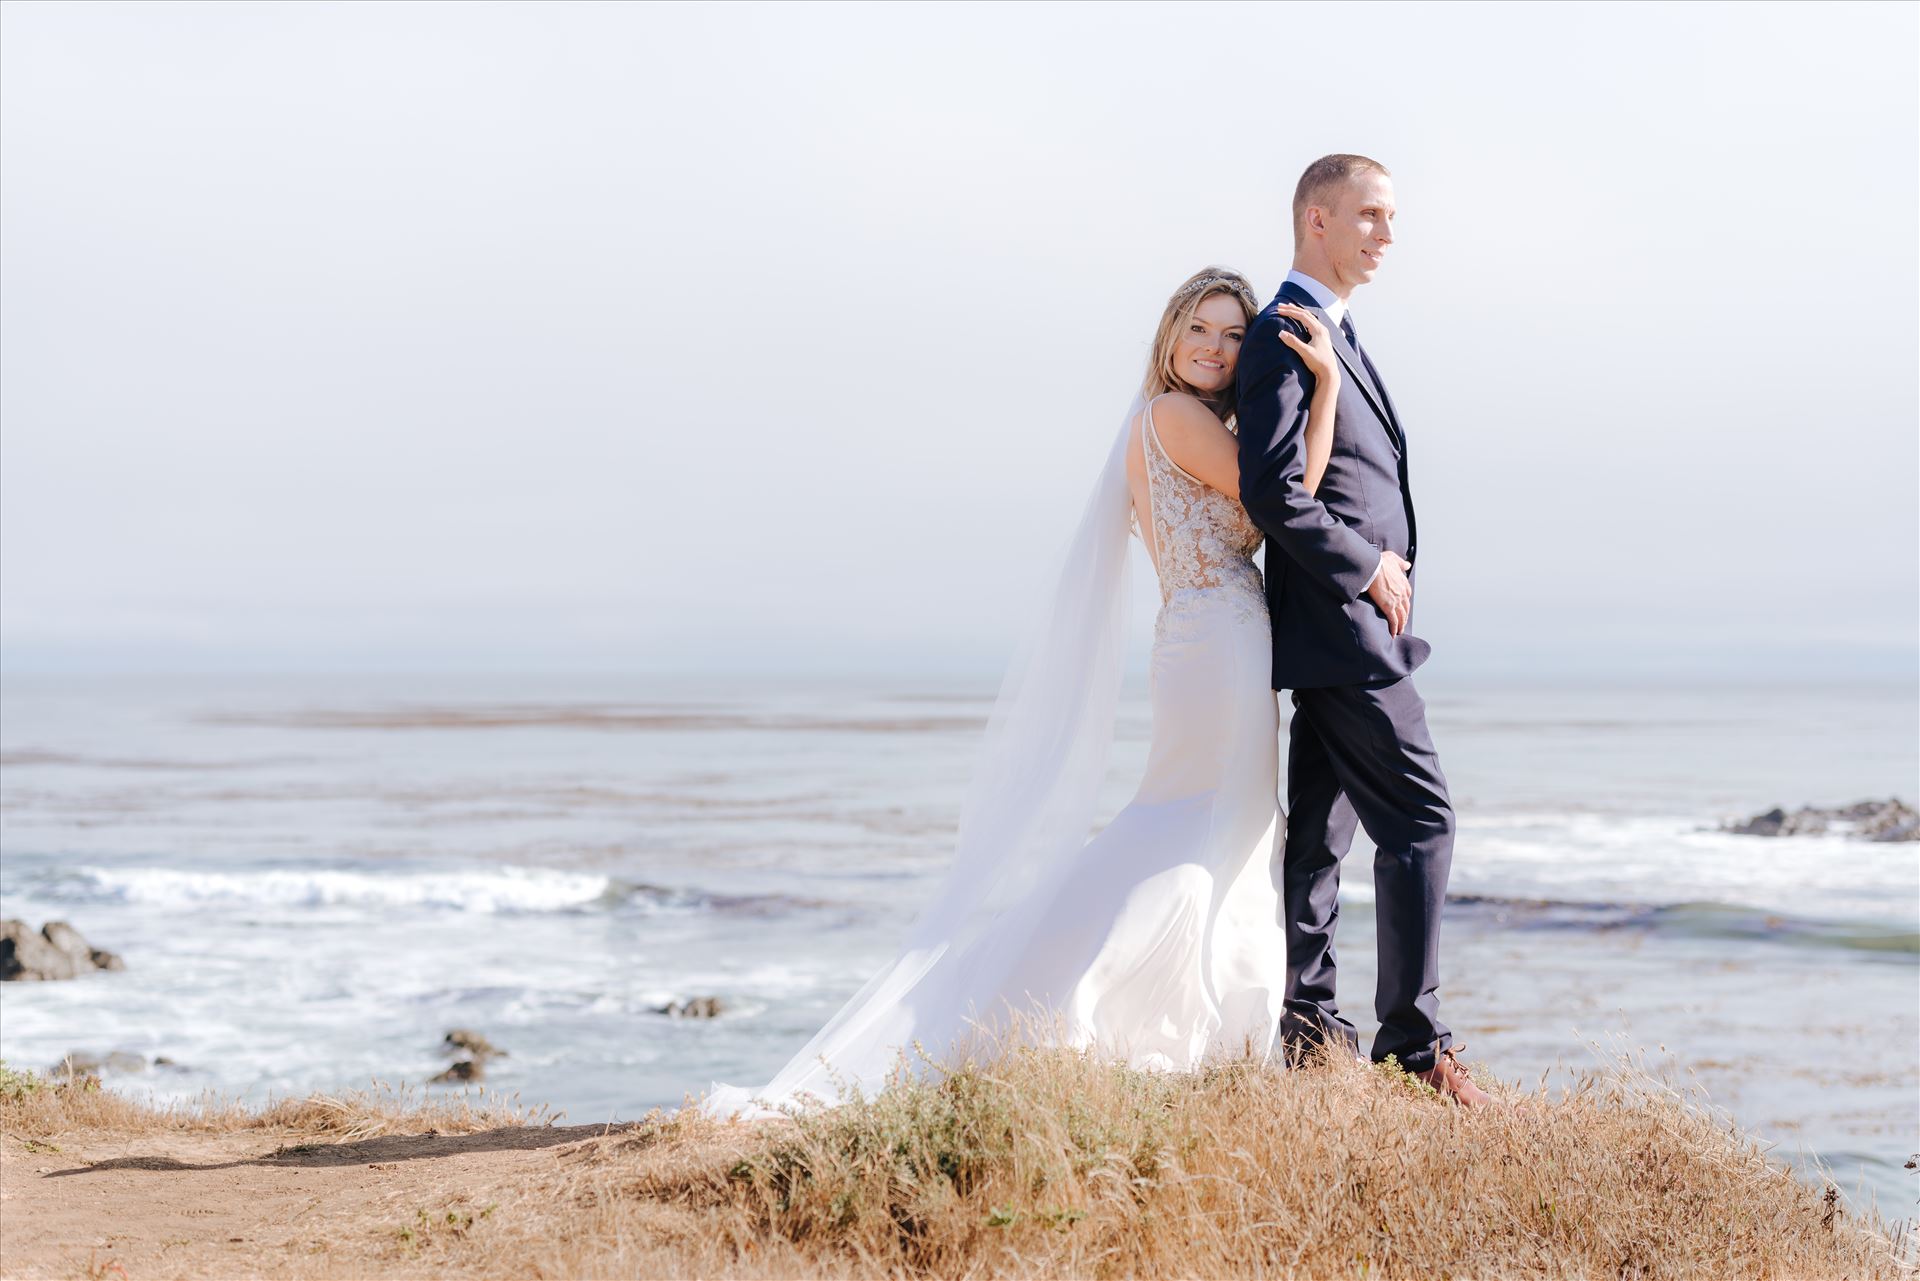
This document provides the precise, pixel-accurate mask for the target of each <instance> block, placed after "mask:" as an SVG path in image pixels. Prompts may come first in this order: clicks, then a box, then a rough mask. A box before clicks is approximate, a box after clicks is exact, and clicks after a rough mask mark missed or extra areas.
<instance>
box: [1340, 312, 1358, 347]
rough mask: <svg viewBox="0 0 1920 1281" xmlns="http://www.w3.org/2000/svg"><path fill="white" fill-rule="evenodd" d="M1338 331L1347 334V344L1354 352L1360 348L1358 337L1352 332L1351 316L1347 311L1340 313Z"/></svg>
mask: <svg viewBox="0 0 1920 1281" xmlns="http://www.w3.org/2000/svg"><path fill="white" fill-rule="evenodd" d="M1340 332H1341V333H1343V334H1345V335H1346V336H1347V345H1348V346H1350V347H1352V348H1353V349H1354V350H1355V351H1356V352H1357V351H1359V350H1360V339H1359V337H1358V336H1356V335H1355V334H1354V332H1353V316H1352V314H1351V313H1349V312H1344V311H1343V312H1341V313H1340Z"/></svg>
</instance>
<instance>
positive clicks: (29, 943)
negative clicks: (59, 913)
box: [0, 918, 127, 981]
mask: <svg viewBox="0 0 1920 1281" xmlns="http://www.w3.org/2000/svg"><path fill="white" fill-rule="evenodd" d="M126 968H127V967H126V964H125V963H124V962H123V961H121V959H120V958H119V957H118V956H116V955H114V954H113V953H112V952H109V951H107V950H106V949H104V948H98V947H94V946H93V945H92V944H90V943H88V942H87V940H86V939H84V938H82V937H81V936H80V931H79V930H76V929H74V928H73V926H71V925H69V924H67V923H66V922H65V921H48V922H47V923H46V924H45V925H43V926H41V927H40V928H39V929H38V930H37V931H36V930H34V929H32V928H31V927H30V926H28V924H27V923H26V922H25V921H22V920H19V919H17V918H9V919H7V920H4V921H0V979H12V980H16V981H32V980H52V979H72V978H78V977H80V976H81V975H82V974H92V973H94V972H95V971H98V970H124V969H126Z"/></svg>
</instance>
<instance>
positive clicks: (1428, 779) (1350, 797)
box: [1281, 677, 1454, 1072]
mask: <svg viewBox="0 0 1920 1281" xmlns="http://www.w3.org/2000/svg"><path fill="white" fill-rule="evenodd" d="M1293 706H1294V716H1293V729H1292V733H1291V736H1290V747H1289V751H1288V756H1287V806H1288V809H1287V828H1286V848H1285V854H1284V860H1285V861H1284V866H1283V868H1282V883H1283V887H1284V888H1283V893H1284V896H1285V902H1286V914H1287V991H1286V1008H1285V1012H1284V1014H1283V1015H1282V1019H1281V1038H1282V1042H1283V1044H1284V1046H1285V1048H1286V1051H1287V1055H1288V1061H1289V1062H1296V1063H1297V1062H1298V1061H1299V1057H1300V1055H1301V1053H1302V1052H1303V1051H1304V1049H1305V1048H1306V1047H1307V1046H1309V1045H1312V1044H1315V1043H1317V1042H1321V1041H1325V1040H1328V1039H1333V1038H1338V1039H1340V1040H1344V1041H1345V1042H1346V1043H1347V1044H1348V1045H1349V1046H1350V1047H1352V1050H1353V1052H1354V1053H1356V1054H1358V1053H1359V1049H1360V1036H1359V1032H1358V1031H1357V1030H1356V1029H1355V1028H1354V1026H1353V1024H1352V1023H1351V1022H1349V1021H1348V1020H1347V1019H1345V1018H1343V1017H1342V1016H1341V1014H1340V1010H1339V1006H1338V1005H1337V1004H1336V1003H1335V1001H1334V969H1335V964H1334V951H1333V934H1334V927H1335V926H1336V925H1337V924H1338V921H1339V916H1340V906H1339V901H1338V895H1339V889H1340V863H1341V860H1342V859H1343V858H1345V857H1346V853H1347V850H1348V849H1349V848H1350V847H1351V846H1352V844H1353V835H1354V831H1355V828H1356V826H1360V827H1364V828H1366V831H1367V835H1368V837H1370V838H1371V839H1372V840H1373V843H1374V845H1375V847H1376V851H1377V852H1376V853H1375V854H1374V858H1373V885H1374V913H1375V920H1376V922H1377V927H1376V932H1377V938H1378V950H1379V963H1380V972H1379V985H1378V987H1377V988H1376V990H1375V994H1374V1012H1375V1014H1376V1015H1377V1016H1378V1018H1379V1020H1380V1031H1379V1032H1378V1034H1376V1035H1375V1037H1374V1040H1373V1050H1372V1058H1373V1061H1374V1062H1376V1063H1378V1062H1381V1061H1383V1060H1385V1059H1386V1057H1387V1056H1388V1055H1389V1054H1391V1055H1394V1056H1396V1057H1397V1058H1398V1060H1399V1062H1400V1065H1401V1066H1402V1067H1404V1068H1406V1069H1407V1070H1408V1071H1411V1072H1421V1071H1425V1070H1427V1069H1428V1068H1431V1067H1432V1066H1433V1065H1434V1061H1435V1059H1436V1058H1437V1057H1438V1055H1439V1052H1440V1051H1441V1050H1443V1049H1445V1048H1446V1047H1447V1046H1448V1045H1450V1044H1452V1043H1453V1033H1452V1032H1451V1031H1449V1030H1448V1028H1447V1026H1446V1025H1445V1024H1444V1023H1442V1022H1441V1021H1440V1014H1439V1004H1440V999H1439V995H1438V988H1439V984H1440V913H1441V908H1442V906H1443V904H1444V903H1445V901H1446V893H1447V869H1448V867H1449V866H1450V865H1451V864H1452V862H1453V827H1454V818H1453V802H1452V799H1451V798H1450V797H1449V796H1448V793H1447V780H1446V778H1445V776H1444V775H1442V774H1441V772H1440V761H1439V758H1438V756H1437V755H1436V754H1435V752H1434V749H1433V739H1432V738H1431V736H1430V735H1429V734H1428V732H1427V715H1426V703H1425V702H1424V701H1423V700H1422V699H1421V697H1420V695H1419V693H1418V692H1417V691H1416V690H1415V689H1414V687H1413V681H1412V680H1411V678H1407V677H1402V678H1400V679H1398V680H1392V681H1383V682H1379V683H1375V684H1366V685H1335V686H1328V687H1325V688H1320V689H1297V690H1295V691H1293Z"/></svg>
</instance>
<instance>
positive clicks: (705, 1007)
mask: <svg viewBox="0 0 1920 1281" xmlns="http://www.w3.org/2000/svg"><path fill="white" fill-rule="evenodd" d="M723 1008H725V1007H724V1006H722V1005H721V1004H720V998H719V997H717V996H696V997H694V998H692V999H691V1000H686V1001H668V1002H667V1003H666V1004H665V1005H656V1006H654V1007H653V1009H654V1013H656V1014H670V1015H672V1016H673V1017H674V1018H677V1019H711V1018H718V1017H719V1015H720V1011H721V1010H722V1009H723Z"/></svg>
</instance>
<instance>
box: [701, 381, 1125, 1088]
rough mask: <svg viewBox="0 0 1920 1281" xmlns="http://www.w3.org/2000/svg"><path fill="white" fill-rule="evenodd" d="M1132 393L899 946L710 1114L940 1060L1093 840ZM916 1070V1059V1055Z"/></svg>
mask: <svg viewBox="0 0 1920 1281" xmlns="http://www.w3.org/2000/svg"><path fill="white" fill-rule="evenodd" d="M1142 403H1143V397H1141V396H1137V395H1136V396H1135V397H1134V399H1133V403H1132V404H1131V405H1129V406H1128V407H1127V412H1126V414H1125V415H1124V416H1123V417H1122V418H1121V422H1120V431H1119V434H1118V435H1117V436H1116V438H1115V439H1114V442H1113V445H1112V447H1111V448H1110V449H1109V450H1108V452H1107V459H1106V463H1105V465H1104V466H1103V467H1102V468H1101V469H1100V474H1099V476H1098V477H1097V478H1096V480H1095V481H1094V485H1093V492H1092V493H1091V494H1090V495H1089V496H1088V498H1087V503H1086V508H1085V510H1084V512H1083V513H1082V514H1081V517H1080V523H1079V525H1078V526H1077V527H1076V528H1075V530H1074V532H1073V534H1072V536H1071V537H1070V538H1069V539H1068V540H1067V544H1066V546H1065V548H1064V549H1063V551H1062V552H1061V553H1060V556H1059V558H1058V561H1057V562H1056V564H1055V565H1054V568H1053V572H1052V573H1051V574H1050V575H1048V576H1047V577H1046V578H1045V579H1044V582H1045V585H1046V590H1045V592H1044V595H1043V597H1042V599H1041V600H1040V601H1039V602H1037V604H1036V605H1035V607H1034V609H1033V611H1032V616H1031V619H1030V621H1029V622H1028V623H1027V624H1026V625H1025V626H1024V628H1023V631H1022V634H1021V639H1020V641H1019V643H1018V646H1017V648H1016V649H1015V652H1014V657H1013V660H1012V662H1011V663H1010V664H1009V666H1008V669H1007V673H1006V676H1005V677H1004V679H1003V680H1002V682H1001V685H1000V694H999V697H998V699H996V700H995V702H994V706H993V711H992V713H991V714H990V716H989V717H988V720H987V728H986V736H985V740H984V742H983V743H982V745H981V748H980V754H979V756H978V758H977V760H976V762H975V765H974V770H973V775H972V779H971V782H970V783H969V785H968V788H967V793H966V799H965V801H964V802H963V804H962V807H961V812H960V826H959V829H958V833H957V836H956V839H955V844H954V854H953V861H952V863H951V865H950V866H949V868H948V870H947V874H946V877H945V879H944V881H943V882H942V884H941V885H940V887H939V889H938V890H936V891H935V893H934V895H933V897H932V898H931V899H930V900H929V901H928V903H927V904H926V906H925V907H924V908H922V910H921V912H920V915H919V917H918V918H917V919H916V920H915V921H914V923H913V925H912V928H911V929H910V930H909V931H908V933H907V936H906V940H905V942H904V944H903V945H902V947H901V951H900V953H899V955H898V956H897V957H896V958H895V959H894V960H893V962H892V963H890V964H889V965H887V966H886V967H884V968H883V969H881V971H880V972H879V973H877V974H875V975H874V976H873V977H872V978H871V979H869V980H868V981H867V983H866V985H865V986H863V987H862V988H861V989H860V990H859V991H858V992H856V993H854V995H853V996H852V998H850V999H849V1000H848V1001H847V1003H846V1004H845V1005H844V1006H842V1007H841V1009H840V1010H839V1012H838V1013H836V1014H835V1015H834V1016H833V1017H832V1018H831V1019H829V1020H828V1021H827V1023H826V1025H825V1026H824V1027H822V1028H821V1029H820V1030H819V1032H817V1033H815V1034H814V1036H813V1038H812V1039H811V1040H810V1041H808V1042H807V1043H806V1045H805V1046H803V1047H802V1048H801V1049H800V1051H799V1052H798V1053H796V1054H795V1055H794V1056H793V1058H792V1059H791V1060H790V1061H789V1062H788V1064H787V1065H786V1066H785V1067H784V1068H782V1069H781V1070H780V1072H779V1073H778V1074H777V1075H776V1076H775V1077H774V1078H773V1080H772V1081H771V1082H769V1083H768V1084H767V1085H766V1086H764V1087H762V1088H760V1089H757V1090H749V1089H745V1088H743V1087H740V1086H732V1085H724V1084H722V1083H720V1082H717V1081H716V1082H714V1083H713V1084H712V1087H711V1088H710V1090H709V1091H708V1093H707V1095H706V1096H705V1098H704V1099H703V1100H702V1102H701V1104H700V1109H701V1110H702V1111H704V1112H707V1113H709V1114H711V1115H717V1116H726V1115H732V1114H735V1113H740V1114H743V1115H746V1116H749V1117H758V1116H777V1115H781V1113H780V1112H779V1110H778V1109H779V1108H780V1107H781V1106H782V1105H787V1104H793V1103H796V1102H799V1101H801V1099H802V1096H805V1095H811V1096H813V1097H815V1098H817V1099H819V1100H821V1101H823V1102H826V1103H834V1102H837V1101H838V1098H839V1094H840V1089H839V1084H840V1083H842V1082H844V1083H849V1084H853V1085H856V1086H858V1087H859V1089H860V1090H861V1092H862V1093H863V1094H866V1095H868V1096H871V1095H872V1094H874V1093H875V1092H877V1091H878V1090H879V1089H880V1088H881V1087H882V1086H883V1085H884V1084H885V1082H886V1080H887V1079H888V1077H889V1075H890V1073H891V1071H892V1069H893V1067H894V1065H895V1063H896V1059H897V1056H898V1054H899V1052H900V1051H901V1050H902V1049H905V1050H907V1051H908V1058H909V1060H911V1058H912V1054H911V1046H912V1043H913V1042H914V1041H916V1040H919V1041H921V1042H922V1043H923V1045H924V1048H925V1049H926V1050H927V1051H928V1052H929V1053H931V1054H933V1055H934V1056H936V1057H938V1056H939V1055H940V1054H941V1053H942V1052H943V1051H944V1050H945V1049H946V1048H947V1045H948V1043H949V1042H950V1041H951V1039H952V1038H954V1037H955V1036H956V1035H958V1034H959V1033H960V1032H961V1031H962V1030H963V1029H962V1026H961V1025H962V1021H963V1019H964V1017H965V1015H964V1011H965V1010H966V1009H967V1004H968V997H969V996H970V995H971V994H970V993H969V992H968V991H967V988H966V984H967V979H968V977H969V971H970V969H971V968H972V967H970V966H969V965H968V964H967V951H968V948H969V947H970V945H971V944H973V943H974V942H975V941H976V940H977V939H978V938H979V937H980V935H981V933H982V931H983V930H984V929H985V927H986V926H987V925H988V924H989V923H990V922H991V921H992V920H993V919H994V918H995V917H996V916H997V915H998V914H1000V913H1001V912H1004V911H1005V910H1007V909H1008V908H1009V907H1010V906H1012V905H1013V904H1015V903H1017V902H1019V901H1020V900H1021V898H1022V897H1023V896H1024V895H1026V894H1027V893H1028V892H1030V891H1032V890H1033V889H1034V888H1035V887H1036V886H1038V885H1040V884H1041V883H1042V882H1043V881H1045V880H1047V879H1048V878H1049V877H1050V876H1051V875H1052V874H1054V873H1056V872H1058V871H1060V870H1061V869H1062V868H1063V866H1064V865H1065V863H1066V862H1067V861H1068V860H1070V859H1072V858H1073V856H1074V855H1075V854H1077V853H1078V852H1079V851H1080V850H1081V848H1082V847H1083V846H1084V845H1085V844H1086V842H1087V840H1088V838H1089V837H1090V836H1091V834H1092V833H1091V830H1090V829H1091V827H1092V822H1093V812H1094V804H1095V799H1096V794H1097V793H1098V791H1099V788H1100V783H1101V781H1102V779H1104V778H1105V776H1106V772H1107V764H1108V759H1109V756H1110V755H1111V752H1112V747H1113V734H1114V719H1115V714H1116V710H1117V707H1118V702H1119V696H1120V679H1121V674H1122V669H1123V666H1124V664H1125V661H1126V647H1127V631H1128V628H1127V621H1128V608H1129V600H1128V597H1129V577H1128V566H1127V557H1128V553H1129V547H1128V539H1129V537H1130V533H1131V522H1130V520H1129V512H1130V507H1131V495H1130V492H1129V490H1128V486H1127V466H1126V451H1127V443H1128V439H1129V426H1130V424H1131V422H1132V420H1133V417H1134V416H1135V415H1136V414H1138V413H1139V412H1140V409H1141V406H1142ZM909 1066H910V1067H911V1066H912V1065H911V1062H910V1063H909Z"/></svg>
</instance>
